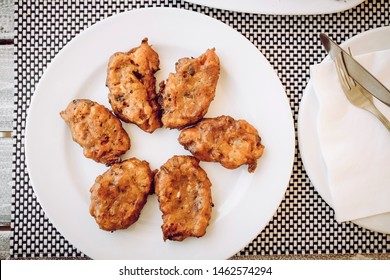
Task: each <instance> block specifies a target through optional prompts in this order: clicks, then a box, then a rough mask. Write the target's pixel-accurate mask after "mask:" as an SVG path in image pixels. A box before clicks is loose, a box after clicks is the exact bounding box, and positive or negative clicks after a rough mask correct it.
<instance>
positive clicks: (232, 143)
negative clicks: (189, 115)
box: [179, 116, 264, 173]
mask: <svg viewBox="0 0 390 280" xmlns="http://www.w3.org/2000/svg"><path fill="white" fill-rule="evenodd" d="M179 142H180V144H181V145H183V146H184V148H185V149H186V150H188V151H190V152H191V153H192V154H193V155H194V156H195V157H196V158H197V159H199V160H202V161H209V162H219V163H221V164H222V166H224V167H226V168H229V169H235V168H237V167H239V166H241V165H243V164H248V171H249V172H251V173H252V172H254V171H255V169H256V166H257V159H258V158H260V157H261V156H262V155H263V151H264V146H263V145H262V144H261V138H260V136H259V134H258V132H257V130H256V129H255V128H254V127H253V126H252V125H250V124H249V123H248V122H246V121H245V120H234V119H233V118H232V117H229V116H220V117H217V118H208V119H203V120H202V121H200V122H199V123H198V124H196V125H195V126H193V127H189V128H186V129H184V130H183V131H182V132H181V133H180V135H179Z"/></svg>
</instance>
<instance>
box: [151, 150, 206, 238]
mask: <svg viewBox="0 0 390 280" xmlns="http://www.w3.org/2000/svg"><path fill="white" fill-rule="evenodd" d="M155 192H156V194H157V196H158V201H159V203H160V210H161V212H162V213H163V215H162V217H163V225H162V226H161V228H162V231H163V235H164V241H165V240H167V239H169V240H176V241H182V240H184V239H185V238H187V237H189V236H193V237H201V236H203V235H204V234H205V233H206V227H207V226H208V224H209V220H210V218H211V207H212V199H211V182H210V180H209V179H208V177H207V174H206V172H205V171H204V170H203V169H202V168H201V167H200V166H199V161H198V160H197V159H195V158H194V157H192V156H174V157H172V158H171V159H169V160H168V161H167V162H166V163H165V164H164V165H163V166H161V169H160V170H159V172H158V173H157V174H156V176H155Z"/></svg>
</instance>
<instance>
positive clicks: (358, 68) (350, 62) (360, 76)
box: [320, 33, 390, 106]
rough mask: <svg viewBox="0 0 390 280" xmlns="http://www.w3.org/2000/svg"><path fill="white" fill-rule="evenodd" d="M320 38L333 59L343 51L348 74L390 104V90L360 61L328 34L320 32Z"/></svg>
mask: <svg viewBox="0 0 390 280" xmlns="http://www.w3.org/2000/svg"><path fill="white" fill-rule="evenodd" d="M320 40H321V43H322V45H323V46H324V47H325V49H326V51H327V52H328V53H329V54H330V56H331V58H332V59H333V60H335V59H336V57H337V56H338V55H340V54H341V53H342V56H343V59H344V63H345V67H346V68H347V71H348V74H349V75H350V76H351V77H352V78H353V79H354V80H355V81H356V82H357V83H358V84H360V86H362V87H363V88H365V89H366V90H367V91H368V92H369V93H371V94H372V95H373V96H375V97H376V98H377V99H379V100H380V101H382V102H383V103H385V104H386V105H387V106H390V91H389V90H388V89H387V88H386V87H385V86H384V85H383V84H382V83H381V82H380V81H378V79H377V78H375V77H374V76H373V75H372V74H371V73H370V72H368V71H367V69H366V68H364V67H363V66H362V65H361V64H360V63H359V62H357V61H356V60H355V59H354V58H353V57H352V56H350V55H349V54H348V53H347V52H346V51H344V50H343V49H342V48H340V46H338V45H337V44H336V43H335V42H334V41H332V39H330V38H329V37H328V36H327V35H326V34H324V33H321V34H320Z"/></svg>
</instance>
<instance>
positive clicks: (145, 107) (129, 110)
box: [106, 38, 162, 133]
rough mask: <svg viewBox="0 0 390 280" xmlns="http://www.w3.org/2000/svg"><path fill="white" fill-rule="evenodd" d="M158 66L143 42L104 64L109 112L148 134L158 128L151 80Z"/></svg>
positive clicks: (146, 44)
mask: <svg viewBox="0 0 390 280" xmlns="http://www.w3.org/2000/svg"><path fill="white" fill-rule="evenodd" d="M159 65H160V60H159V57H158V54H157V53H156V52H155V51H154V50H153V49H152V47H151V46H150V45H149V44H148V39H147V38H145V39H143V40H142V43H141V45H140V46H138V47H137V48H133V49H131V50H130V51H129V52H127V53H124V52H117V53H114V54H113V55H112V56H111V57H110V59H109V62H108V70H107V79H106V85H107V87H108V89H109V91H110V93H109V95H108V99H109V101H110V104H111V106H112V110H113V111H114V113H115V114H116V115H117V116H118V117H119V118H120V119H121V120H123V121H124V122H127V123H134V124H136V125H137V126H138V127H140V128H141V129H142V130H144V131H146V132H149V133H152V132H153V131H155V130H156V129H157V128H159V127H161V126H162V124H161V108H160V105H159V103H158V101H157V95H156V78H155V77H154V74H155V73H156V72H157V71H158V70H159Z"/></svg>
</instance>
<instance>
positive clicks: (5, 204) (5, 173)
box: [0, 0, 14, 259]
mask: <svg viewBox="0 0 390 280" xmlns="http://www.w3.org/2000/svg"><path fill="white" fill-rule="evenodd" d="M13 12H14V3H13V1H12V0H2V1H0V137H1V138H0V259H6V258H8V257H9V240H10V236H11V231H10V221H11V188H12V139H11V138H9V136H11V133H9V132H10V131H12V119H13V116H12V114H13V85H14V72H13V69H14V57H13V55H14V46H13V38H14V21H13V19H14V17H13Z"/></svg>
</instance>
